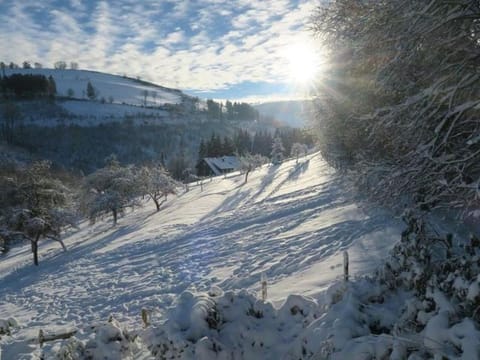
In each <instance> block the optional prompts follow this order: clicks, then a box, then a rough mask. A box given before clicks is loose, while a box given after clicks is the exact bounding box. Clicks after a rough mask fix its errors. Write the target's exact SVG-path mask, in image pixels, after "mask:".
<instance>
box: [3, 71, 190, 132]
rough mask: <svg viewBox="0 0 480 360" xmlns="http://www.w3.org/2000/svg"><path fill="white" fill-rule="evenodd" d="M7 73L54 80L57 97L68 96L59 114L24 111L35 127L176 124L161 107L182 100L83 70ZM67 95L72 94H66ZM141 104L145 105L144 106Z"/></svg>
mask: <svg viewBox="0 0 480 360" xmlns="http://www.w3.org/2000/svg"><path fill="white" fill-rule="evenodd" d="M5 73H6V75H7V76H9V75H11V74H38V75H44V76H46V77H49V76H50V75H51V76H52V77H53V78H54V79H55V84H56V87H57V96H59V97H68V98H69V99H68V100H66V99H62V100H61V101H57V102H56V105H57V106H58V108H59V109H62V111H60V112H59V113H54V114H48V115H41V114H37V113H36V112H35V110H36V109H35V106H38V104H37V105H34V108H33V109H31V110H30V109H29V108H27V109H26V112H25V117H26V120H27V124H29V122H28V120H29V121H30V122H32V123H35V124H36V125H42V126H57V125H59V124H66V125H71V124H76V125H80V126H93V125H98V124H100V123H104V122H112V121H123V120H125V118H127V117H129V118H132V121H134V122H135V123H140V124H144V123H151V124H158V123H165V122H167V121H177V122H178V119H176V117H175V116H174V115H172V114H171V113H170V112H169V111H167V110H165V109H164V108H162V106H164V105H172V104H180V103H182V100H183V99H185V98H186V97H185V96H186V95H184V94H183V93H182V92H181V91H179V90H176V89H169V88H165V87H161V86H157V85H155V84H150V83H145V82H140V81H137V80H134V79H130V78H126V77H123V76H118V75H112V74H105V73H100V72H96V71H87V70H57V69H5ZM88 82H90V83H91V84H92V86H93V87H94V88H95V91H96V93H97V99H96V101H91V100H89V99H88V98H87V95H86V89H87V84H88ZM69 92H72V93H71V94H69ZM145 103H146V105H147V106H145Z"/></svg>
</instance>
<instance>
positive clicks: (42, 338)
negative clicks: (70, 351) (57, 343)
mask: <svg viewBox="0 0 480 360" xmlns="http://www.w3.org/2000/svg"><path fill="white" fill-rule="evenodd" d="M76 333H77V330H72V331H67V332H64V333H60V334H46V333H45V332H44V331H43V330H42V329H40V331H39V332H38V343H39V344H40V347H43V344H44V343H46V342H47V341H54V340H60V339H68V338H71V337H72V336H73V335H75V334H76Z"/></svg>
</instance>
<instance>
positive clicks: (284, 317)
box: [143, 288, 319, 359]
mask: <svg viewBox="0 0 480 360" xmlns="http://www.w3.org/2000/svg"><path fill="white" fill-rule="evenodd" d="M318 316H319V307H318V304H317V303H316V302H315V301H314V300H312V299H309V298H307V297H303V296H298V295H292V296H290V297H289V298H288V299H287V300H286V302H285V303H284V305H283V306H282V307H281V308H280V309H275V307H273V305H272V304H271V303H268V302H264V301H262V300H260V299H258V298H257V297H256V296H254V295H253V294H252V293H249V292H247V291H245V290H242V291H240V292H231V291H230V292H226V293H223V292H222V291H221V290H219V289H218V288H216V289H213V290H211V291H210V292H209V293H206V294H193V293H191V292H188V291H187V292H184V293H182V294H181V295H180V297H179V299H178V300H177V303H176V304H175V306H174V307H173V308H172V309H171V310H170V312H169V313H168V316H167V317H166V318H167V319H168V320H167V321H166V322H165V323H164V324H163V325H160V326H158V327H152V328H150V329H147V330H146V332H145V334H144V336H143V339H144V342H145V343H147V344H149V347H150V349H151V352H152V354H153V355H154V356H155V357H156V358H157V359H170V358H179V359H267V358H272V359H273V358H276V357H275V356H277V358H278V357H279V356H280V355H281V354H284V353H286V350H287V349H288V347H289V346H290V345H291V344H292V342H293V341H294V339H295V338H296V337H297V336H298V334H299V333H300V332H301V331H303V330H304V329H305V328H306V327H307V326H308V325H309V324H310V323H312V322H313V321H314V320H315V319H316V318H317V317H318Z"/></svg>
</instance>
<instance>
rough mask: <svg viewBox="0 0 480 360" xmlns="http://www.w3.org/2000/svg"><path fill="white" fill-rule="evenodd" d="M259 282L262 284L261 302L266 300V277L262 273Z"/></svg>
mask: <svg viewBox="0 0 480 360" xmlns="http://www.w3.org/2000/svg"><path fill="white" fill-rule="evenodd" d="M260 281H261V282H262V300H263V301H266V300H267V277H266V276H265V274H264V273H262V275H261V280H260Z"/></svg>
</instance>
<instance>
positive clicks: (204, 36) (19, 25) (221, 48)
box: [0, 0, 317, 100]
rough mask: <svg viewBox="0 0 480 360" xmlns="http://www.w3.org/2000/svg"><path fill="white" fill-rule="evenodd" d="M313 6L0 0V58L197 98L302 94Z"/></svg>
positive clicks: (190, 0)
mask: <svg viewBox="0 0 480 360" xmlns="http://www.w3.org/2000/svg"><path fill="white" fill-rule="evenodd" d="M316 4H317V2H316V1H312V0H265V1H261V0H171V1H169V0H158V1H147V0H145V1H140V0H137V1H127V0H108V1H95V0H88V1H82V0H42V1H30V0H17V1H13V0H0V42H1V44H2V45H1V46H0V60H1V61H4V62H6V63H9V62H11V61H13V62H15V63H18V64H21V63H22V62H23V61H25V60H28V61H30V62H31V63H32V64H33V62H40V63H42V64H43V66H44V67H52V66H53V63H54V62H55V61H58V60H64V61H66V62H67V63H69V62H71V61H76V62H78V64H79V66H80V68H81V69H91V70H98V71H104V72H110V73H114V74H126V75H128V76H133V77H136V76H139V77H141V78H142V79H145V80H149V81H153V82H155V83H158V84H160V85H164V86H169V87H175V88H179V89H182V90H184V91H186V92H187V93H190V94H194V95H198V96H200V97H202V98H207V97H211V98H216V99H227V98H229V99H249V100H254V99H261V98H272V99H274V98H285V97H287V98H288V97H301V96H303V95H304V94H305V91H304V90H305V89H304V87H303V86H298V83H297V82H296V81H295V71H297V72H298V70H299V69H298V68H303V69H305V68H308V66H304V65H303V64H301V59H298V55H299V54H300V58H305V57H309V55H305V54H308V51H307V53H305V51H304V50H302V49H305V47H309V48H310V47H312V43H313V41H312V40H311V37H310V33H309V32H308V30H307V29H308V25H309V24H308V22H309V17H310V16H311V13H312V10H313V9H314V7H315V5H316ZM7 44H9V45H7ZM299 49H300V50H299ZM302 51H303V52H302ZM295 54H296V55H295ZM292 56H293V58H292ZM292 59H293V60H292ZM295 59H297V60H295ZM299 61H300V63H298V62H299ZM292 62H293V65H292ZM292 66H293V68H292ZM295 67H296V69H295ZM300 71H305V70H300ZM309 71H310V70H309ZM300 76H304V77H305V74H301V75H300ZM306 76H307V77H308V76H309V75H308V74H307V75H306ZM302 82H305V81H302Z"/></svg>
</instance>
